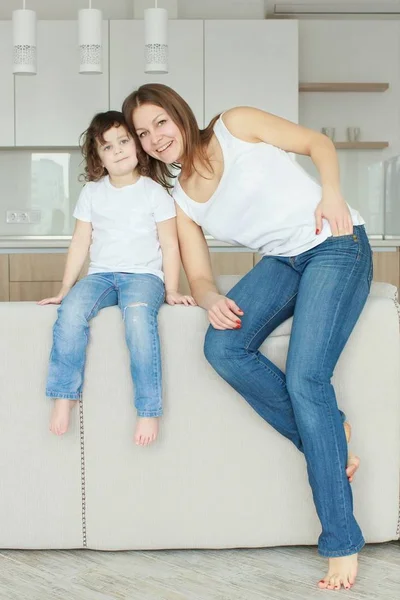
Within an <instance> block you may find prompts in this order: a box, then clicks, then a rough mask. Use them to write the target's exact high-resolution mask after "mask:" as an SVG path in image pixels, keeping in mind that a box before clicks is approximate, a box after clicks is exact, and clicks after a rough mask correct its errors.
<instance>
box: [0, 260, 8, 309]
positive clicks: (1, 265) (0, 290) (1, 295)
mask: <svg viewBox="0 0 400 600" xmlns="http://www.w3.org/2000/svg"><path fill="white" fill-rule="evenodd" d="M9 299H10V284H9V271H8V254H0V302H7V301H8V300H9Z"/></svg>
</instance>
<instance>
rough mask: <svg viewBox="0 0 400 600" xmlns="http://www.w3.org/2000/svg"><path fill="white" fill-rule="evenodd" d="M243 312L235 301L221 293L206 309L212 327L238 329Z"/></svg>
mask: <svg viewBox="0 0 400 600" xmlns="http://www.w3.org/2000/svg"><path fill="white" fill-rule="evenodd" d="M243 314H244V313H243V311H242V310H241V309H240V308H239V307H238V305H237V304H236V302H234V301H233V300H231V299H230V298H227V297H226V296H222V295H218V296H217V297H216V300H215V301H214V302H213V304H212V306H211V307H210V308H209V309H208V319H209V321H210V323H211V325H212V326H213V327H214V329H240V328H241V326H242V321H241V320H240V317H242V316H243Z"/></svg>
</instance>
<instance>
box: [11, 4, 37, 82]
mask: <svg viewBox="0 0 400 600" xmlns="http://www.w3.org/2000/svg"><path fill="white" fill-rule="evenodd" d="M12 31H13V73H15V74H16V75H36V55H37V53H36V13H35V11H33V10H27V9H26V8H25V0H23V8H22V10H21V9H20V10H14V11H13V13H12Z"/></svg>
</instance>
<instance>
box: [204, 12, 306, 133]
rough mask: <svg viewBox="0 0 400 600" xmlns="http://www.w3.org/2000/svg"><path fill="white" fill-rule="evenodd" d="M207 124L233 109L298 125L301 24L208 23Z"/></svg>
mask: <svg viewBox="0 0 400 600" xmlns="http://www.w3.org/2000/svg"><path fill="white" fill-rule="evenodd" d="M204 39H205V83H204V85H205V122H206V124H207V123H208V122H209V121H210V120H211V119H212V117H214V116H215V115H216V114H218V113H220V112H223V111H224V110H227V109H229V108H232V107H234V106H255V107H257V108H261V109H263V110H266V111H268V112H271V113H273V114H276V115H278V116H280V117H284V118H286V119H289V120H290V121H294V122H297V121H298V86H299V75H298V25H297V22H296V21H291V20H287V21H274V20H272V21H266V20H258V21H233V20H232V21H205V36H204Z"/></svg>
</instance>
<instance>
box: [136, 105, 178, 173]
mask: <svg viewBox="0 0 400 600" xmlns="http://www.w3.org/2000/svg"><path fill="white" fill-rule="evenodd" d="M132 121H133V127H134V128H135V131H136V133H137V136H138V138H139V140H140V143H141V145H142V148H143V150H144V151H145V152H146V153H147V154H148V155H149V156H152V157H153V158H155V159H156V160H161V161H162V162H164V163H166V164H171V163H174V162H178V163H179V162H180V157H181V156H182V154H183V138H182V134H181V132H180V130H179V127H178V126H177V125H176V124H175V123H174V122H173V120H172V119H171V117H170V116H169V114H168V113H167V112H166V111H165V110H164V109H163V108H161V107H160V106H156V105H155V104H143V105H142V106H139V107H138V108H135V110H134V111H133V114H132Z"/></svg>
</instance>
